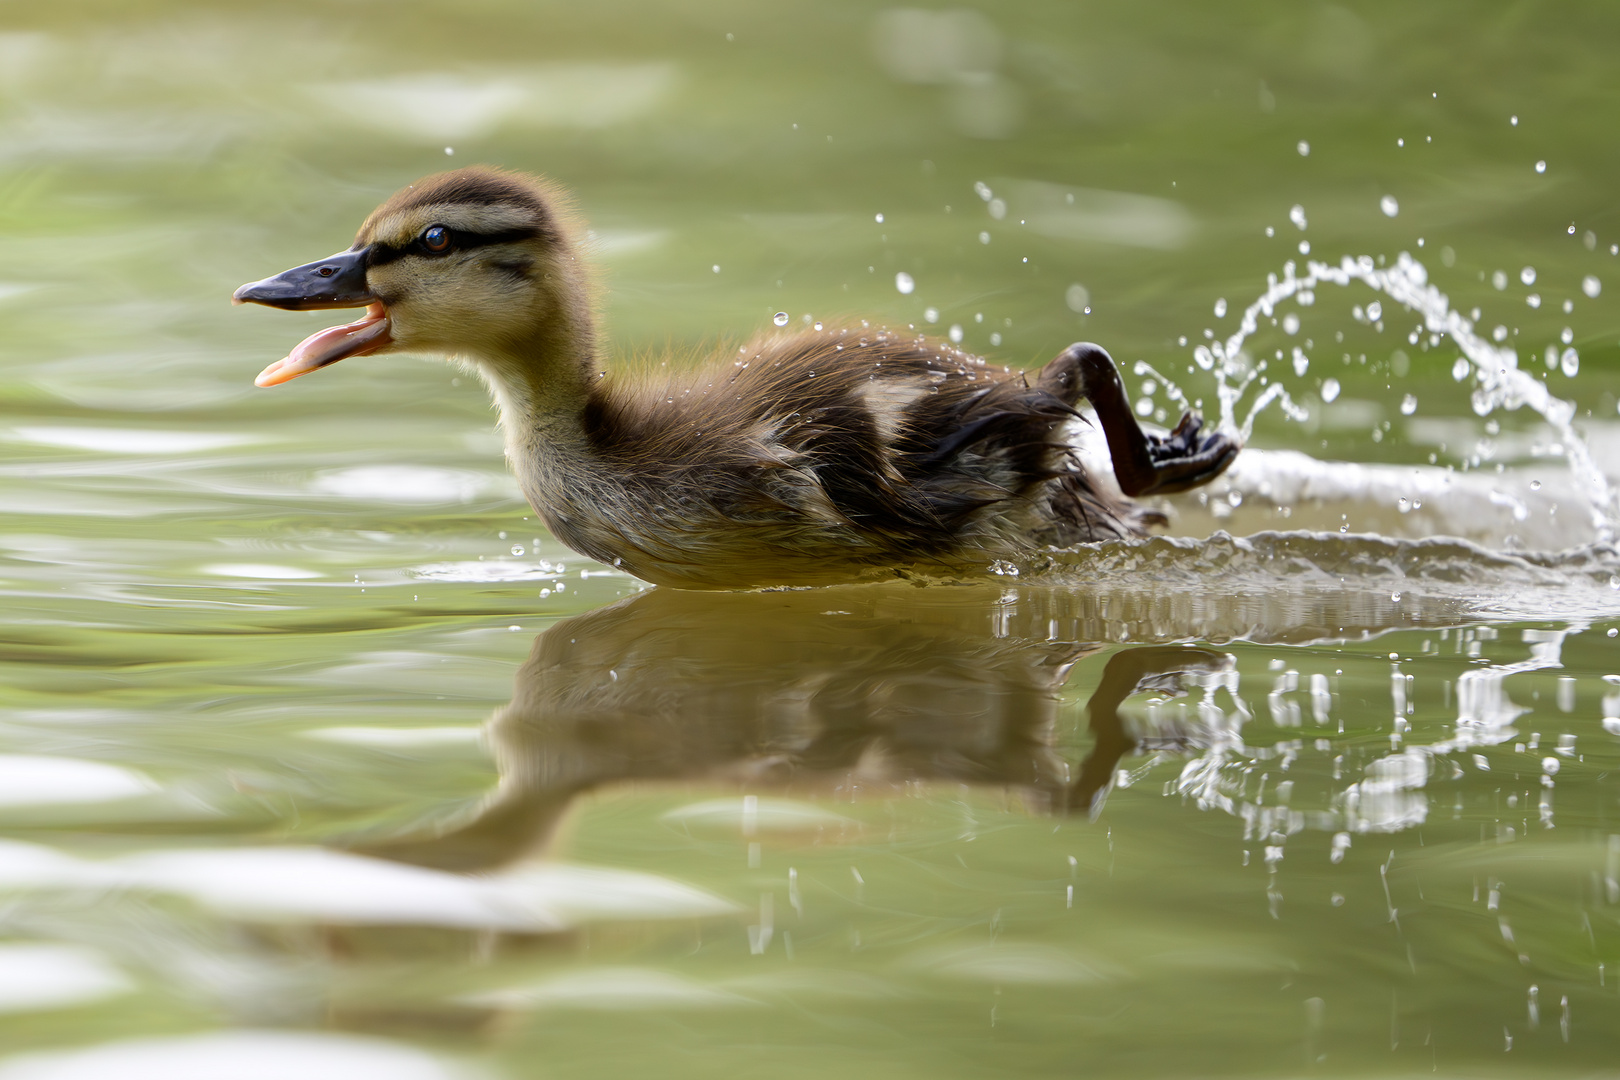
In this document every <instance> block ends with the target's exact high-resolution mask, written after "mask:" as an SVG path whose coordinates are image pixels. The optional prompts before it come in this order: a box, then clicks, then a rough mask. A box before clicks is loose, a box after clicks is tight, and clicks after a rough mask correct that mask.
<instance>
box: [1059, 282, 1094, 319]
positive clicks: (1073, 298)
mask: <svg viewBox="0 0 1620 1080" xmlns="http://www.w3.org/2000/svg"><path fill="white" fill-rule="evenodd" d="M1063 303H1064V304H1065V305H1066V306H1067V307H1068V309H1069V310H1070V311H1073V312H1077V313H1078V312H1083V311H1085V310H1086V308H1087V307H1088V306H1089V305H1090V304H1091V291H1090V290H1089V289H1087V288H1086V287H1085V286H1084V285H1081V284H1080V283H1079V282H1075V283H1074V284H1073V285H1070V286H1069V287H1068V288H1067V289H1065V290H1064V291H1063Z"/></svg>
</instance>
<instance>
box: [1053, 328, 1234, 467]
mask: <svg viewBox="0 0 1620 1080" xmlns="http://www.w3.org/2000/svg"><path fill="white" fill-rule="evenodd" d="M1040 385H1041V386H1042V387H1044V388H1045V389H1047V390H1050V391H1051V392H1052V393H1054V394H1056V395H1058V396H1059V397H1061V398H1063V400H1065V401H1067V402H1070V403H1071V404H1072V403H1073V402H1075V401H1077V400H1079V399H1080V398H1082V397H1084V398H1085V399H1086V400H1087V401H1089V402H1091V407H1092V408H1093V409H1095V410H1096V411H1097V422H1098V423H1099V424H1100V425H1101V426H1102V429H1103V434H1104V435H1105V436H1106V437H1107V439H1108V454H1109V456H1110V457H1111V458H1112V459H1113V462H1114V476H1115V478H1116V479H1118V481H1119V487H1120V490H1121V491H1123V492H1125V494H1127V495H1132V496H1136V495H1170V494H1174V493H1175V492H1178V491H1186V490H1187V489H1188V488H1195V487H1197V486H1198V485H1199V484H1207V483H1209V481H1211V480H1213V479H1215V478H1216V477H1217V476H1219V475H1221V473H1223V472H1225V471H1226V468H1227V466H1228V465H1231V464H1232V461H1233V459H1235V458H1236V457H1237V455H1238V451H1239V450H1241V449H1243V447H1242V444H1240V443H1239V442H1238V441H1237V440H1236V439H1234V438H1232V436H1230V435H1228V434H1226V433H1225V432H1222V431H1215V432H1208V433H1206V432H1205V431H1204V420H1203V418H1202V417H1200V416H1196V415H1194V414H1193V413H1188V414H1187V415H1185V416H1183V417H1182V418H1181V423H1179V424H1177V425H1176V429H1175V430H1174V431H1172V432H1171V433H1170V434H1168V435H1149V434H1148V433H1147V432H1145V431H1143V430H1142V426H1141V425H1140V424H1138V423H1137V422H1136V415H1135V414H1134V413H1132V412H1131V402H1130V399H1129V398H1128V397H1127V396H1126V394H1125V383H1124V382H1123V381H1122V380H1121V379H1120V376H1119V369H1118V368H1116V367H1115V366H1114V361H1113V359H1112V358H1111V357H1109V355H1108V353H1107V352H1105V351H1104V350H1103V349H1102V348H1101V347H1100V346H1097V345H1092V344H1089V343H1085V342H1081V343H1079V344H1075V345H1070V346H1069V347H1068V348H1067V349H1065V350H1063V352H1062V353H1061V354H1060V355H1059V356H1058V358H1057V359H1055V360H1053V361H1052V362H1051V363H1050V364H1048V365H1046V367H1045V369H1043V370H1042V371H1041V375H1040Z"/></svg>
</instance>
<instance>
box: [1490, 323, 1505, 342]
mask: <svg viewBox="0 0 1620 1080" xmlns="http://www.w3.org/2000/svg"><path fill="white" fill-rule="evenodd" d="M1491 340H1492V341H1506V340H1507V327H1505V326H1497V327H1495V328H1494V329H1492V330H1491Z"/></svg>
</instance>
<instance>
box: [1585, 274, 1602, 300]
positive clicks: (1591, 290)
mask: <svg viewBox="0 0 1620 1080" xmlns="http://www.w3.org/2000/svg"><path fill="white" fill-rule="evenodd" d="M1602 291H1603V282H1601V281H1599V280H1598V279H1597V278H1595V277H1593V276H1592V275H1591V274H1587V275H1586V276H1585V277H1583V278H1581V292H1583V293H1585V294H1586V295H1587V296H1590V297H1592V298H1593V299H1596V298H1597V295H1598V294H1599V293H1601V292H1602Z"/></svg>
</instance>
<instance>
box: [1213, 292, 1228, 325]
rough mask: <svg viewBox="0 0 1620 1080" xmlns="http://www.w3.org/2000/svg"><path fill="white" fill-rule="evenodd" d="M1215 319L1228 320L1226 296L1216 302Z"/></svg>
mask: <svg viewBox="0 0 1620 1080" xmlns="http://www.w3.org/2000/svg"><path fill="white" fill-rule="evenodd" d="M1215 317H1216V318H1217V319H1224V318H1226V297H1224V296H1223V297H1221V298H1220V299H1219V300H1217V301H1215Z"/></svg>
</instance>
